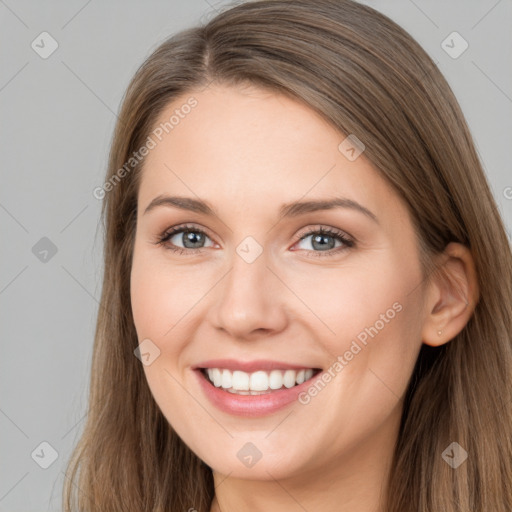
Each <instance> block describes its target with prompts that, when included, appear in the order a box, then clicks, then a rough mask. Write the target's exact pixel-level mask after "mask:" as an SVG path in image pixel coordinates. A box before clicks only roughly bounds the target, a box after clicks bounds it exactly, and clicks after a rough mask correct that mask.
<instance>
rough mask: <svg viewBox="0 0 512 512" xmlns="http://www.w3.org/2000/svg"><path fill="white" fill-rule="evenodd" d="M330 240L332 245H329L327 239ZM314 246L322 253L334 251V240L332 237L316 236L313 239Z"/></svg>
mask: <svg viewBox="0 0 512 512" xmlns="http://www.w3.org/2000/svg"><path fill="white" fill-rule="evenodd" d="M328 238H330V239H331V243H327V242H326V239H328ZM317 242H318V243H320V245H319V246H318V247H316V246H315V243H317ZM312 245H313V247H314V248H315V249H320V250H322V251H324V250H327V249H332V248H333V247H334V239H333V237H332V236H330V235H315V236H314V237H313V241H312Z"/></svg>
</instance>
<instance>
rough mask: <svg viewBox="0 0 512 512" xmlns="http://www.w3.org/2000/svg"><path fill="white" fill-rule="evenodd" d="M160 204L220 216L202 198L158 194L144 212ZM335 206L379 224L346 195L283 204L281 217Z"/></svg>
mask: <svg viewBox="0 0 512 512" xmlns="http://www.w3.org/2000/svg"><path fill="white" fill-rule="evenodd" d="M158 206H169V207H175V208H180V209H181V210H187V211H190V212H195V213H202V214H204V215H209V216H216V217H217V216H218V214H217V212H216V211H215V208H213V207H212V206H211V205H210V204H209V203H208V202H206V201H203V200H201V199H194V198H192V197H182V196H163V195H160V196H157V197H155V198H154V199H153V200H152V201H151V203H149V205H148V206H147V207H146V209H145V210H144V214H143V215H145V214H146V213H148V212H150V211H151V210H153V209H155V208H156V207H158ZM334 208H348V209H351V210H355V211H358V212H360V213H362V214H364V215H365V216H367V217H368V218H370V219H372V220H373V221H374V222H376V223H377V224H379V221H378V219H377V216H376V215H375V214H374V213H373V212H371V211H370V210H368V208H366V207H364V206H363V205H361V204H359V203H358V202H356V201H354V200H352V199H348V198H346V197H336V198H334V199H326V200H315V201H294V202H292V203H287V204H284V205H282V206H281V208H280V209H279V216H280V217H298V216H299V215H304V214H306V213H311V212H316V211H321V210H332V209H334Z"/></svg>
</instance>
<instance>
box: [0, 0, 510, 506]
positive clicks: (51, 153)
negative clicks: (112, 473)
mask: <svg viewBox="0 0 512 512" xmlns="http://www.w3.org/2000/svg"><path fill="white" fill-rule="evenodd" d="M363 3H367V4H368V5H371V6H373V7H375V8H376V9H378V10H381V11H382V12H384V13H385V14H387V15H388V16H390V17H391V18H392V19H394V20H395V21H397V22H398V23H399V24H400V25H402V26H403V27H404V28H405V29H406V30H408V31H409V32H410V33H411V34H412V36H413V37H415V38H416V39H417V40H418V42H419V43H420V44H421V45H422V46H423V47H424V48H425V50H426V51H427V52H428V53H429V54H430V55H431V56H432V57H433V59H434V60H435V61H436V62H437V63H438V66H439V67H440V69H441V71H442V72H443V73H444V75H445V76H446V78H447V79H448V81H449V83H450V85H451V86H452V88H453V89H454V92H455V94H456V96H457V97H458V99H459V101H460V104H461V106H462V109H463V111H464V112H465V115H466V117H467V120H468V123H469V125H470V128H471V130H472V133H473V135H474V138H475V141H476V145H477V149H478V152H479V154H480V157H481V159H482V162H483V164H484V167H485V170H486V173H487V176H488V179H489V181H490V184H491V187H492V190H493V192H494V195H495V197H496V200H497V202H498V206H499V208H500V211H501V214H502V216H503V218H504V220H505V223H506V225H507V230H508V232H509V238H510V227H511V225H512V188H508V187H512V173H511V172H510V156H509V154H510V142H511V132H512V130H511V127H512V116H511V113H512V99H511V98H512V70H511V64H510V63H511V62H512V60H511V53H512V52H511V49H512V32H511V31H510V28H509V27H510V26H512V0H500V1H497V0H472V1H467V0H458V1H450V2H446V1H444V0H443V1H441V0H438V1H427V0H415V1H412V0H392V1H386V2H377V1H365V2H363ZM225 4H226V2H217V3H213V0H212V1H211V2H209V3H208V2H207V1H206V0H187V1H186V2H178V1H176V0H174V1H170V0H167V1H163V0H160V1H159V0H152V1H147V2H142V1H140V2H136V1H129V2H128V1H120V0H116V1H109V2H100V1H98V0H89V1H86V0H73V1H66V2H64V1H63V0H62V1H56V0H48V1H46V2H36V1H27V0H24V1H23V0H22V1H15V0H5V1H4V0H0V38H1V40H0V48H1V49H2V54H1V55H2V63H1V77H0V106H1V116H2V117H1V119H2V122H1V123H0V141H1V155H2V162H1V166H0V169H1V172H2V187H1V189H0V225H1V229H2V233H3V240H4V242H3V243H2V246H1V247H2V260H1V261H2V264H1V266H0V312H1V315H2V321H1V324H0V325H1V328H2V332H1V334H2V337H1V343H2V345H1V347H2V352H1V359H0V361H1V371H0V389H1V402H0V443H1V452H0V453H1V466H0V511H10V512H14V511H25V512H28V511H36V510H37V511H42V510H59V509H60V499H61V490H62V484H63V482H64V480H65V478H66V476H65V474H64V469H65V463H66V461H67V458H68V457H69V455H70V452H71V448H72V446H73V445H74V444H75V443H76V441H77V439H78V437H79V434H80V433H81V429H82V427H83V424H84V418H85V415H86V404H87V401H86V399H87V391H88V379H89V367H90V362H91V351H92V343H93V333H94V327H95V321H96V314H97V310H98V298H99V294H100V290H101V277H102V268H101V250H102V247H101V236H100V235H101V230H100V229H99V228H98V220H99V212H100V206H101V205H100V202H99V201H98V200H96V199H95V198H94V196H93V194H92V191H93V189H94V188H95V187H96V186H99V185H101V184H102V183H103V181H104V180H103V176H104V172H105V168H106V158H107V153H108V148H109V144H110V140H111V134H112V130H113V127H114V122H115V120H116V115H115V113H116V112H117V110H118V108H119V104H120V100H121V97H122V94H123V92H124V90H125V88H126V86H127V85H128V81H129V80H130V78H131V76H132V75H133V73H134V72H135V71H136V69H137V67H138V66H139V64H140V63H141V62H142V61H143V60H144V59H145V58H146V57H147V56H148V55H149V53H150V52H151V51H152V50H153V49H154V48H155V47H156V46H157V45H158V44H159V43H160V42H161V41H162V40H163V39H164V38H166V37H167V36H169V35H171V34H172V33H174V32H176V31H178V30H181V29H183V28H187V27H189V26H191V25H193V24H196V23H198V22H204V21H206V20H207V19H209V18H211V17H212V16H213V15H214V14H215V12H216V9H219V8H220V7H222V6H223V5H225ZM447 4H448V5H447ZM43 31H46V32H48V33H50V34H51V36H52V37H53V38H54V39H55V40H56V41H57V43H58V48H57V50H56V51H55V52H54V53H53V54H52V55H50V56H49V57H48V58H46V59H43V58H41V57H40V56H39V54H38V53H36V51H34V50H33V49H32V47H31V44H32V41H34V40H36V43H37V42H38V41H39V45H40V46H42V43H40V38H38V36H39V34H41V32H43ZM453 31H457V32H459V33H460V34H461V36H462V37H463V38H464V39H465V40H466V41H467V42H468V44H469V47H468V49H467V50H466V51H465V52H464V53H463V54H462V55H460V56H459V57H458V58H452V57H451V56H450V55H448V54H447V53H446V52H445V50H444V49H443V47H442V46H441V44H442V42H443V40H445V39H446V37H447V36H448V35H449V34H451V33H452V32H453ZM448 41H450V40H448ZM459 43H460V42H459V41H457V42H455V43H454V44H453V45H454V46H455V49H457V48H460V46H458V45H459ZM44 44H45V48H46V50H47V49H48V48H49V41H48V40H46V43H44ZM447 44H450V45H451V43H447ZM452 51H453V50H452ZM477 200H478V198H475V201H477ZM43 237H46V238H47V239H49V240H50V241H51V243H49V242H48V240H43V241H40V240H41V239H42V238H43ZM36 244H38V245H36ZM50 245H51V247H53V251H55V250H56V251H57V252H56V253H55V254H52V250H51V247H50ZM34 246H35V247H36V248H35V249H33V248H34ZM45 249H47V250H49V252H48V253H47V254H45V253H44V252H41V251H43V250H45ZM41 258H42V259H43V260H41ZM45 259H46V260H45ZM42 442H47V443H49V444H50V445H51V446H52V447H53V449H54V450H55V451H56V454H57V455H58V457H57V459H56V460H55V461H54V462H53V463H52V464H51V465H50V466H49V467H48V468H47V469H43V468H42V467H41V465H45V464H48V463H50V462H52V451H51V449H50V448H49V447H47V446H46V445H43V446H40V445H41V443H42ZM54 455H55V454H54Z"/></svg>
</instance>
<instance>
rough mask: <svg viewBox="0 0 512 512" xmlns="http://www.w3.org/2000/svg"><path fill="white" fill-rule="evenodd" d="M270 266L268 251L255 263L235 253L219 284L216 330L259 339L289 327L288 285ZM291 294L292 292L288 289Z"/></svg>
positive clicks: (215, 315) (214, 318)
mask: <svg viewBox="0 0 512 512" xmlns="http://www.w3.org/2000/svg"><path fill="white" fill-rule="evenodd" d="M276 274H278V272H277V271H275V270H273V269H271V268H269V267H268V261H267V257H266V253H265V251H263V253H262V254H261V255H260V256H259V257H258V258H257V259H256V260H255V261H253V262H252V263H248V262H247V261H245V260H244V259H243V258H242V257H240V256H239V255H238V254H237V253H235V254H233V258H232V265H231V268H230V270H229V271H228V273H227V274H226V275H225V276H224V278H223V279H221V281H220V282H219V283H218V285H217V286H218V287H219V290H218V295H217V296H216V297H215V298H216V299H217V300H216V304H215V305H214V307H213V310H211V311H213V323H214V326H215V328H216V329H220V330H223V331H225V332H226V333H228V334H229V335H230V336H232V337H233V338H236V339H255V338H257V337H261V336H268V335H269V334H271V333H274V332H279V331H281V330H283V329H284V328H285V327H286V324H287V321H288V319H287V315H286V307H285V304H284V301H285V300H286V292H287V290H286V287H285V286H284V285H283V283H282V282H281V281H280V279H279V278H278V277H277V275H276ZM288 293H290V292H289V291H288Z"/></svg>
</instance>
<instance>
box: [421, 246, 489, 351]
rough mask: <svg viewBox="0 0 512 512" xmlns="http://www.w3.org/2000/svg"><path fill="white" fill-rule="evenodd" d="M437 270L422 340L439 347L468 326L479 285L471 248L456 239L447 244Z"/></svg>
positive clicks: (433, 280) (432, 282)
mask: <svg viewBox="0 0 512 512" xmlns="http://www.w3.org/2000/svg"><path fill="white" fill-rule="evenodd" d="M434 274H435V276H434V278H433V279H432V281H431V283H430V286H431V289H430V292H431V293H430V294H429V295H430V298H429V301H428V303H427V308H428V309H427V316H426V318H425V322H424V325H423V330H422V340H423V343H425V344H426V345H430V346H433V347H437V346H440V345H443V344H445V343H447V342H449V341H450V340H451V339H453V338H454V337H455V336H456V335H457V334H459V333H460V332H461V331H462V329H464V327H465V326H466V324H467V323H468V321H469V319H470V318H471V316H472V315H473V312H474V310H475V307H476V304H477V302H478V297H479V288H478V278H477V273H476V268H475V264H474V260H473V256H472V254H471V251H470V250H469V248H467V247H466V246H464V245H462V244H459V243H456V242H451V243H450V244H448V245H447V246H446V248H445V250H444V252H443V254H442V255H441V258H440V264H439V267H438V269H437V271H436V272H435V273H434Z"/></svg>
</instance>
